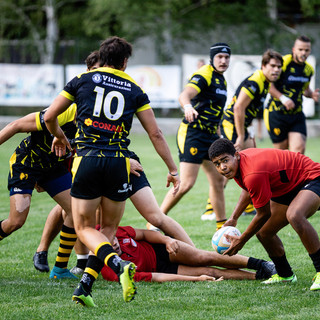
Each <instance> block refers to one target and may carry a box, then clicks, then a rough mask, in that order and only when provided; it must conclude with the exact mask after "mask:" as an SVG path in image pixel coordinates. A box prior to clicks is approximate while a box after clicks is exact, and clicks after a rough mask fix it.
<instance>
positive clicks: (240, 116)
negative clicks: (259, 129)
mask: <svg viewBox="0 0 320 320" xmlns="http://www.w3.org/2000/svg"><path fill="white" fill-rule="evenodd" d="M244 120H245V110H243V109H241V108H234V126H235V129H236V132H237V135H238V137H239V138H241V139H242V140H244V138H245V129H244V122H245V121H244Z"/></svg>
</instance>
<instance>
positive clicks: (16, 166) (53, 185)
mask: <svg viewBox="0 0 320 320" xmlns="http://www.w3.org/2000/svg"><path fill="white" fill-rule="evenodd" d="M36 183H38V185H39V186H40V187H42V188H43V189H44V190H45V191H46V192H48V194H49V195H50V196H51V197H54V196H55V195H57V194H58V193H60V192H62V191H65V190H68V189H70V187H71V174H70V173H69V172H68V170H67V168H66V167H65V166H64V164H63V163H61V165H57V166H54V167H52V168H49V169H36V168H30V167H26V166H24V165H23V164H21V163H18V162H15V163H13V164H10V172H9V176H8V189H9V191H10V196H12V195H14V194H30V195H32V192H33V189H34V186H35V184H36Z"/></svg>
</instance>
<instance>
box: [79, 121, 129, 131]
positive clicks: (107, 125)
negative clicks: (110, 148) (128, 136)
mask: <svg viewBox="0 0 320 320" xmlns="http://www.w3.org/2000/svg"><path fill="white" fill-rule="evenodd" d="M84 124H85V125H86V126H88V127H90V126H92V127H94V128H99V129H102V130H106V131H112V132H122V131H123V128H122V126H115V125H114V124H110V123H105V122H101V121H96V120H94V121H92V119H90V118H87V119H86V120H85V121H84Z"/></svg>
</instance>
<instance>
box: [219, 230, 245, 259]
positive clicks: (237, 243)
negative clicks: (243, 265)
mask: <svg viewBox="0 0 320 320" xmlns="http://www.w3.org/2000/svg"><path fill="white" fill-rule="evenodd" d="M224 236H225V237H226V239H227V240H228V241H229V242H231V245H230V247H229V249H228V250H227V251H225V252H224V253H223V255H228V256H233V255H235V254H237V253H238V252H239V251H240V250H241V249H242V247H243V246H244V243H242V241H241V239H240V237H237V236H231V235H230V234H225V235H224Z"/></svg>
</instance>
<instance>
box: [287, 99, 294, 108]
mask: <svg viewBox="0 0 320 320" xmlns="http://www.w3.org/2000/svg"><path fill="white" fill-rule="evenodd" d="M284 107H285V108H286V109H287V110H292V109H294V107H295V104H294V102H293V101H292V100H291V99H288V100H287V101H286V102H285V103H284Z"/></svg>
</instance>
